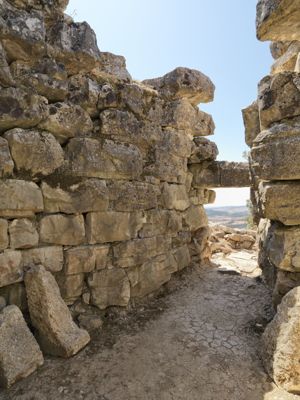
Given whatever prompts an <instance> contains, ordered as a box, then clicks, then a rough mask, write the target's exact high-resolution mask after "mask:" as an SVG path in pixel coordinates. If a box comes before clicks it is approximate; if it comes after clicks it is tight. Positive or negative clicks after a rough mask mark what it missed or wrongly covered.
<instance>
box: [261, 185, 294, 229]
mask: <svg viewBox="0 0 300 400" xmlns="http://www.w3.org/2000/svg"><path fill="white" fill-rule="evenodd" d="M299 196H300V184H299V183H298V182H297V181H295V182H289V181H288V182H274V183H270V182H264V183H261V184H260V185H259V197H260V203H261V204H260V206H261V209H262V212H263V215H264V217H265V218H268V219H271V220H275V221H280V222H282V223H283V224H284V225H300V210H299V198H300V197H299Z"/></svg>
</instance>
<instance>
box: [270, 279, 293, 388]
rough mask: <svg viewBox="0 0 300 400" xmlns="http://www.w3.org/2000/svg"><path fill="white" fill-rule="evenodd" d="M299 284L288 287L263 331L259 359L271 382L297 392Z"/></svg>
mask: <svg viewBox="0 0 300 400" xmlns="http://www.w3.org/2000/svg"><path fill="white" fill-rule="evenodd" d="M299 335H300V287H296V288H294V289H293V290H291V291H290V292H289V293H288V294H287V295H286V296H285V297H284V298H283V300H282V302H281V304H280V305H279V307H278V312H277V314H276V316H275V318H274V319H273V320H272V321H271V322H270V324H269V325H268V326H267V328H266V330H265V332H264V334H263V347H264V353H263V361H264V364H265V367H266V370H267V372H268V373H269V375H270V376H271V377H272V379H273V380H274V381H275V383H276V384H277V385H278V386H279V387H281V388H283V389H285V390H287V391H288V392H291V393H294V394H300V363H299V359H300V346H299Z"/></svg>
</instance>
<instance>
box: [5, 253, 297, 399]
mask: <svg viewBox="0 0 300 400" xmlns="http://www.w3.org/2000/svg"><path fill="white" fill-rule="evenodd" d="M218 262H219V261H218ZM231 266H232V265H231ZM251 274H252V275H251V277H249V276H247V274H246V276H245V272H243V275H234V274H232V271H231V272H230V273H228V271H227V273H220V272H218V270H217V268H216V267H203V268H201V269H200V268H195V269H190V270H188V271H185V272H184V273H183V274H182V276H181V277H178V278H177V279H176V280H175V281H173V282H172V283H171V284H169V292H170V293H169V294H168V295H165V296H162V297H160V298H158V299H154V300H152V301H151V302H150V303H149V304H148V305H147V306H145V307H139V318H136V317H135V313H133V314H132V315H129V316H127V317H123V318H121V319H120V318H118V319H117V320H114V319H112V320H111V321H109V323H108V324H107V327H104V329H103V332H102V334H101V335H100V336H99V337H98V338H96V339H94V341H93V343H92V344H91V345H90V346H89V347H88V348H86V349H85V350H84V351H82V352H81V353H80V354H78V355H77V356H75V357H74V358H72V359H70V360H58V359H48V360H47V361H46V363H45V365H44V366H43V367H42V368H41V369H40V370H39V371H38V372H37V373H35V374H33V375H32V376H31V377H30V378H28V379H27V380H25V381H22V382H20V383H18V384H17V385H15V386H14V387H13V388H12V389H11V390H10V391H8V392H2V393H1V394H0V399H1V400H21V399H22V400H56V399H62V400H77V399H85V400H96V399H97V400H144V399H147V400H181V399H182V400H216V399H218V400H291V399H296V398H297V399H298V398H299V397H298V396H290V395H287V394H285V393H283V392H281V391H280V390H279V389H277V388H275V387H274V386H273V385H272V384H271V382H270V381H269V379H268V377H267V376H266V374H265V373H264V371H263V368H262V365H261V361H260V358H259V348H260V344H259V341H260V334H261V332H262V329H263V326H264V325H265V323H266V321H267V319H268V318H269V317H270V310H269V307H268V304H270V298H269V292H268V290H267V289H266V288H265V286H264V284H263V283H262V281H261V279H260V278H259V277H256V278H254V277H253V270H252V272H251Z"/></svg>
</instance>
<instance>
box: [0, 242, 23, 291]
mask: <svg viewBox="0 0 300 400" xmlns="http://www.w3.org/2000/svg"><path fill="white" fill-rule="evenodd" d="M22 280H23V265H22V253H21V252H20V251H16V250H9V249H7V250H4V252H3V253H0V287H3V286H7V285H12V284H13V283H16V282H21V281H22Z"/></svg>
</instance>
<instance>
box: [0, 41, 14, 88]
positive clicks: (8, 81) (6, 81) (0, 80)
mask: <svg viewBox="0 0 300 400" xmlns="http://www.w3.org/2000/svg"><path fill="white" fill-rule="evenodd" d="M0 65H1V68H0V86H2V87H10V86H13V85H14V80H13V77H12V75H11V72H10V68H9V65H8V62H7V59H6V53H5V51H4V49H3V46H2V44H1V43H0Z"/></svg>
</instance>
